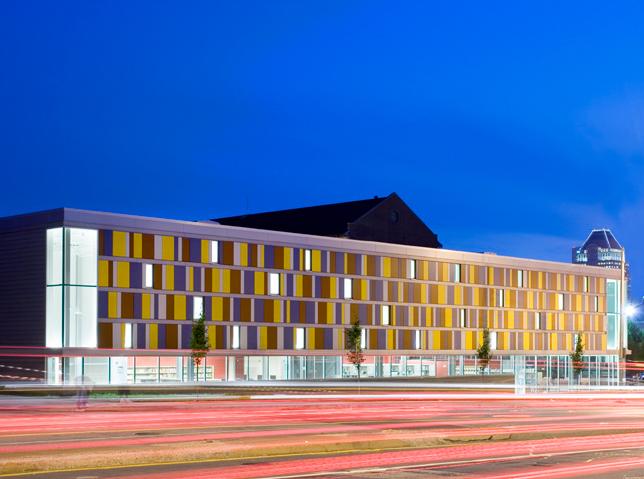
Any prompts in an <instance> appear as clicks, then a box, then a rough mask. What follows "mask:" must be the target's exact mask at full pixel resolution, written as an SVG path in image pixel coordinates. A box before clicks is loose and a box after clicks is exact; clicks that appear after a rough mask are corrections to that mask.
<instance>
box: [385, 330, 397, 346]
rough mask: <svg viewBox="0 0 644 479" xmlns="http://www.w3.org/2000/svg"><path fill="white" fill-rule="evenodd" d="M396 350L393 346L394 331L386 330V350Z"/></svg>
mask: <svg viewBox="0 0 644 479" xmlns="http://www.w3.org/2000/svg"><path fill="white" fill-rule="evenodd" d="M395 348H396V345H395V330H393V329H388V330H387V349H388V350H390V351H393V350H394V349H395Z"/></svg>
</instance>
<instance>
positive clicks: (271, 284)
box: [268, 273, 280, 296]
mask: <svg viewBox="0 0 644 479" xmlns="http://www.w3.org/2000/svg"><path fill="white" fill-rule="evenodd" d="M268 294H271V295H274V296H277V295H279V294H280V274H279V273H268Z"/></svg>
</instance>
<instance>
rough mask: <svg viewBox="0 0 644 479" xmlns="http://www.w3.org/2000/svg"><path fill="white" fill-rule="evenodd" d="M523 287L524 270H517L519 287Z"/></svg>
mask: <svg viewBox="0 0 644 479" xmlns="http://www.w3.org/2000/svg"><path fill="white" fill-rule="evenodd" d="M522 287H523V271H522V270H519V271H517V288H522Z"/></svg>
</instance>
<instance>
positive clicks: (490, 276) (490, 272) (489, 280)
mask: <svg viewBox="0 0 644 479" xmlns="http://www.w3.org/2000/svg"><path fill="white" fill-rule="evenodd" d="M487 284H489V285H494V268H492V266H488V267H487Z"/></svg>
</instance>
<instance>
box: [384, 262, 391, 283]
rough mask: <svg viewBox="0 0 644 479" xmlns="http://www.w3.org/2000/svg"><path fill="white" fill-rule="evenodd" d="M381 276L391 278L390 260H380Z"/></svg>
mask: <svg viewBox="0 0 644 479" xmlns="http://www.w3.org/2000/svg"><path fill="white" fill-rule="evenodd" d="M382 275H383V276H384V277H385V278H390V277H391V258H387V257H385V258H382Z"/></svg>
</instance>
